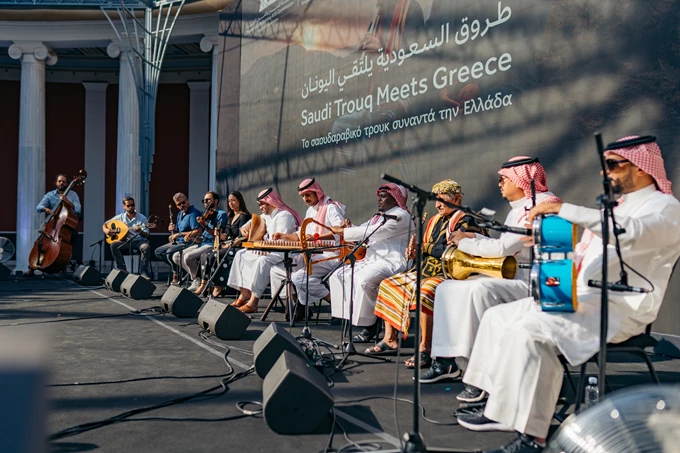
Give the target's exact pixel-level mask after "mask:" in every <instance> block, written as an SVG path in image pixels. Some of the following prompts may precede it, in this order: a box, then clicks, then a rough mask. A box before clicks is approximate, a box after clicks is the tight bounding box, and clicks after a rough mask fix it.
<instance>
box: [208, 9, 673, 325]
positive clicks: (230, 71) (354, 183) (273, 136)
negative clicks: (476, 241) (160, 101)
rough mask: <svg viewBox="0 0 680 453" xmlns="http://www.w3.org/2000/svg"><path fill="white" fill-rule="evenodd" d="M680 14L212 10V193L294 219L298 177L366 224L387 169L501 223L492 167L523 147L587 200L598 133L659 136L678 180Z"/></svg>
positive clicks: (554, 185) (555, 180) (594, 184)
mask: <svg viewBox="0 0 680 453" xmlns="http://www.w3.org/2000/svg"><path fill="white" fill-rule="evenodd" d="M679 23H680V6H679V4H678V2H674V1H668V0H628V1H626V0H598V1H593V0H561V1H545V0H503V1H500V2H499V1H495V0H494V1H490V0H455V1H454V0H419V1H418V0H377V1H375V0H373V1H369V0H316V1H310V0H243V1H235V2H234V5H233V6H232V7H230V8H228V9H227V10H225V11H224V12H223V14H222V21H221V30H222V33H221V43H220V50H221V59H220V63H221V67H222V77H221V86H220V87H219V91H220V99H221V105H220V110H219V112H220V116H219V128H220V131H219V149H218V175H217V177H218V181H219V184H220V187H221V190H222V191H225V192H226V191H228V190H234V189H238V190H241V191H242V192H244V195H245V196H246V200H248V201H251V200H252V204H251V205H250V207H251V208H253V207H255V202H254V198H255V195H256V193H257V191H259V190H261V189H262V188H266V187H269V186H274V187H275V188H276V189H277V190H279V191H280V192H281V193H282V195H283V197H284V199H286V200H287V201H288V202H289V203H290V204H291V205H292V206H294V207H296V208H298V209H299V210H300V211H301V212H303V211H304V208H303V203H302V202H301V200H299V199H297V193H296V191H295V187H296V185H297V184H298V183H299V181H300V180H302V179H304V178H307V177H311V176H314V177H316V179H317V180H318V181H319V182H320V183H321V185H322V186H323V187H324V189H325V190H326V191H327V192H328V193H329V194H330V195H331V196H332V197H333V198H335V199H337V200H339V201H341V202H343V203H345V204H346V205H347V206H348V216H349V217H350V218H352V219H353V220H355V221H363V220H364V219H365V218H366V217H368V216H369V215H370V214H372V213H373V212H374V211H375V205H376V199H375V189H376V187H377V186H378V185H379V184H380V182H381V181H380V174H381V173H389V174H392V175H394V176H397V177H399V178H402V179H404V180H406V181H408V182H410V183H413V184H416V185H419V186H422V187H425V188H427V187H429V186H431V185H432V184H433V183H435V182H437V181H439V180H442V179H445V178H453V179H455V180H456V181H458V182H459V183H461V184H462V186H463V191H464V193H465V198H464V202H465V204H468V205H471V206H473V207H477V208H481V207H483V206H486V207H490V208H495V209H497V210H498V212H499V218H500V219H501V220H502V218H503V216H504V214H505V212H507V205H506V203H505V202H504V201H503V200H502V199H501V198H500V196H499V193H498V189H497V175H496V170H497V169H498V167H499V165H500V164H501V163H502V162H503V161H505V160H507V159H508V158H510V157H512V156H515V155H530V156H538V157H540V159H541V162H543V163H544V165H545V166H546V169H547V171H548V181H549V185H550V187H551V189H552V190H553V191H554V192H555V193H556V194H558V195H559V196H561V197H562V198H563V199H565V200H567V201H570V202H575V203H579V204H583V205H589V206H594V205H595V197H596V195H597V193H598V191H599V190H600V187H601V180H600V177H599V165H598V160H597V155H596V150H595V142H594V140H593V138H592V136H593V133H594V132H595V131H597V130H600V131H602V133H603V135H604V139H605V142H607V141H612V140H614V139H616V138H619V137H621V136H624V135H630V134H639V135H647V134H652V135H657V136H658V137H659V144H660V146H661V149H662V151H664V154H665V157H666V164H667V170H668V172H669V177H670V178H671V179H672V180H673V181H676V182H677V181H678V171H677V158H676V153H675V149H676V145H677V143H678V140H677V139H676V137H677V135H678V130H679V129H680V126H679V124H680V123H679V122H678V119H679V118H678V116H679V115H678V113H679V112H678V110H679V108H680V99H679V96H680V89H679V88H678V84H679V82H680V39H679V38H680V35H679V32H680V29H679ZM433 209H434V208H433V207H431V208H430V209H429V210H430V211H432V210H433ZM671 293H673V290H671ZM662 322H663V321H660V324H661V323H662ZM656 327H657V326H656V325H655V330H657V329H656Z"/></svg>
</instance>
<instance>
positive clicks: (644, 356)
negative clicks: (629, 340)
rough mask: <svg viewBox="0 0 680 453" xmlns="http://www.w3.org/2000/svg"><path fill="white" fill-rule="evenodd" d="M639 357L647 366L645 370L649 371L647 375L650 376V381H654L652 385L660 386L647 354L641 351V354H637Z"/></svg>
mask: <svg viewBox="0 0 680 453" xmlns="http://www.w3.org/2000/svg"><path fill="white" fill-rule="evenodd" d="M639 355H640V357H642V358H643V360H644V361H645V363H646V364H647V368H648V369H649V374H650V375H651V376H652V380H653V381H654V383H655V384H657V385H659V384H661V381H660V380H659V376H658V375H657V374H656V370H655V369H654V364H653V363H652V360H651V359H650V358H649V354H647V353H646V352H644V351H642V352H640V353H639Z"/></svg>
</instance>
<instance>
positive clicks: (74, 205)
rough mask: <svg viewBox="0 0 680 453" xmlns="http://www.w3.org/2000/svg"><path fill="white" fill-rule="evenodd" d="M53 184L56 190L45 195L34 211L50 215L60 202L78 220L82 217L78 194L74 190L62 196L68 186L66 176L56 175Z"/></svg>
mask: <svg viewBox="0 0 680 453" xmlns="http://www.w3.org/2000/svg"><path fill="white" fill-rule="evenodd" d="M55 184H56V186H57V188H56V189H54V190H51V191H49V192H47V193H46V194H45V196H44V197H43V198H42V200H40V203H38V206H37V207H36V208H35V209H36V211H38V212H44V213H45V214H47V215H51V214H52V210H53V209H54V208H55V207H57V205H58V204H59V202H60V201H63V202H64V203H68V204H69V206H70V208H71V210H72V211H73V212H74V213H75V214H76V215H77V216H78V218H80V217H82V212H81V207H80V197H78V194H77V193H76V192H75V191H74V190H71V191H69V193H68V194H67V195H64V192H66V188H67V187H68V184H69V182H68V178H67V177H66V175H64V174H58V175H57V179H56V181H55Z"/></svg>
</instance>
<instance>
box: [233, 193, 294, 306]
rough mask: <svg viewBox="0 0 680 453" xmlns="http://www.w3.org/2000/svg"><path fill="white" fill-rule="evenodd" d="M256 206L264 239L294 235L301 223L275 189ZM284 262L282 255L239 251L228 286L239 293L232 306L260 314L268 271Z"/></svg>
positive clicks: (262, 196)
mask: <svg viewBox="0 0 680 453" xmlns="http://www.w3.org/2000/svg"><path fill="white" fill-rule="evenodd" d="M257 203H258V205H259V207H260V211H262V219H263V220H264V222H265V224H266V230H267V233H266V234H265V237H264V238H265V239H271V238H272V237H273V236H274V234H275V233H284V234H289V233H292V232H294V231H295V230H297V228H298V227H299V226H300V224H301V223H302V219H301V218H300V214H298V213H297V212H295V210H293V209H292V208H291V207H290V206H288V205H287V204H286V203H284V202H283V199H281V196H280V195H279V194H278V193H277V192H276V191H274V190H273V189H272V188H269V189H266V190H263V191H262V192H260V193H259V195H258V196H257ZM282 261H283V253H281V252H259V251H257V250H239V251H238V252H237V253H236V256H235V257H234V262H233V263H232V266H231V271H230V272H229V280H228V282H227V284H228V285H229V286H231V287H232V288H234V289H237V290H238V291H240V295H239V296H238V298H237V299H236V301H234V303H232V305H233V306H235V307H238V309H239V310H241V311H242V312H244V313H255V312H257V308H258V304H259V302H260V297H262V293H263V292H264V290H265V288H266V287H267V283H269V270H270V269H271V267H272V266H275V265H277V264H280V263H281V262H282Z"/></svg>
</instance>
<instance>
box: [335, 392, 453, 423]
mask: <svg viewBox="0 0 680 453" xmlns="http://www.w3.org/2000/svg"><path fill="white" fill-rule="evenodd" d="M368 400H394V401H395V402H397V401H400V402H402V403H408V404H413V401H411V400H409V399H406V398H395V397H392V396H367V397H364V398H357V399H354V400H340V401H336V402H335V405H338V404H351V403H360V402H362V401H368ZM418 407H420V413H421V414H422V417H423V420H425V421H427V422H429V423H432V424H433V425H440V426H457V425H458V422H457V421H455V422H441V421H438V420H433V419H431V418H427V416H426V415H427V414H426V411H425V406H423V405H422V404H420V405H418Z"/></svg>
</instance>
